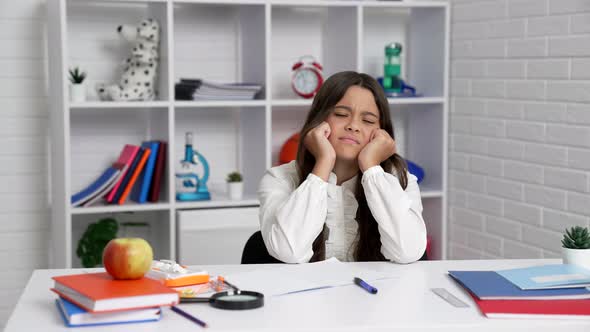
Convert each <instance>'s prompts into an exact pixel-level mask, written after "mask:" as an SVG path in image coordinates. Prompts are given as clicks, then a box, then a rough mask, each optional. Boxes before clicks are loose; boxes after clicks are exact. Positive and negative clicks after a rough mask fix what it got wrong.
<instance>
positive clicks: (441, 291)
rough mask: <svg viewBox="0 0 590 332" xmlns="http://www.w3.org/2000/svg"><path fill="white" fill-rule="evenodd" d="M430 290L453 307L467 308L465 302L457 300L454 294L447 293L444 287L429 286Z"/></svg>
mask: <svg viewBox="0 0 590 332" xmlns="http://www.w3.org/2000/svg"><path fill="white" fill-rule="evenodd" d="M430 290H431V291H433V292H434V294H436V295H438V296H440V297H441V298H442V299H443V300H445V301H447V303H449V304H451V305H452V306H454V307H457V308H469V305H468V304H467V303H465V302H463V301H461V300H459V299H458V298H457V297H456V296H455V295H453V294H451V293H449V291H447V290H446V289H445V288H431V289H430Z"/></svg>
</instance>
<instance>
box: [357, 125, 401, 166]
mask: <svg viewBox="0 0 590 332" xmlns="http://www.w3.org/2000/svg"><path fill="white" fill-rule="evenodd" d="M396 152H397V148H396V146H395V140H394V139H393V138H392V137H391V136H390V135H389V133H387V132H386V131H385V130H383V129H375V130H374V131H373V132H372V133H371V139H370V140H369V143H368V144H367V145H365V147H364V148H363V149H362V150H361V152H360V153H359V157H358V162H359V168H360V169H361V171H362V172H364V171H365V170H367V169H369V168H371V167H373V166H377V165H379V164H381V163H382V162H383V161H384V160H386V159H387V158H389V157H391V156H392V155H394V154H395V153H396Z"/></svg>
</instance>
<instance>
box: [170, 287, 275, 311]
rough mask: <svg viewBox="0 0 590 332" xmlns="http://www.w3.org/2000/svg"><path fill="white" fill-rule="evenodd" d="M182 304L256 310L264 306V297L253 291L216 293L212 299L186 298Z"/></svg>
mask: <svg viewBox="0 0 590 332" xmlns="http://www.w3.org/2000/svg"><path fill="white" fill-rule="evenodd" d="M180 303H209V304H210V305H211V306H212V307H215V308H218V309H227V310H247V309H256V308H260V307H262V306H263V305H264V295H263V294H262V293H258V292H252V291H242V290H238V291H234V290H230V291H227V292H220V293H215V294H213V295H212V296H211V297H184V298H180Z"/></svg>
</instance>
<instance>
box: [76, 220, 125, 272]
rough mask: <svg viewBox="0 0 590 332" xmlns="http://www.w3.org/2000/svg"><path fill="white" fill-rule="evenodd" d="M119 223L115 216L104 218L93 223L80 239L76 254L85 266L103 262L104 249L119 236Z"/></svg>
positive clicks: (93, 265)
mask: <svg viewBox="0 0 590 332" xmlns="http://www.w3.org/2000/svg"><path fill="white" fill-rule="evenodd" d="M118 230H119V224H118V223H117V221H116V220H115V219H113V218H104V219H101V220H99V221H98V222H95V223H91V224H89V225H88V228H86V231H85V232H84V234H82V237H81V238H80V240H79V241H78V248H76V255H77V256H78V257H79V258H80V260H81V261H82V266H84V267H95V266H97V265H100V264H102V251H103V250H104V247H105V246H106V245H107V243H109V241H110V240H112V239H114V238H115V237H116V236H117V231H118Z"/></svg>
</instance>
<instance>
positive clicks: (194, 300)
mask: <svg viewBox="0 0 590 332" xmlns="http://www.w3.org/2000/svg"><path fill="white" fill-rule="evenodd" d="M209 302H211V299H210V298H208V297H181V298H180V303H209Z"/></svg>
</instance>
